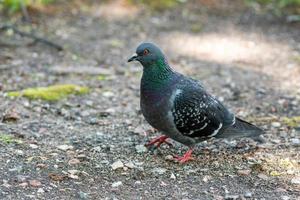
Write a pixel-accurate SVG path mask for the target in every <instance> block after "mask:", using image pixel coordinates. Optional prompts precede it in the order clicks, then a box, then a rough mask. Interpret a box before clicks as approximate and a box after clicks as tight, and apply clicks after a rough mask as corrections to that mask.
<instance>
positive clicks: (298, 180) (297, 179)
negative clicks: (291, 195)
mask: <svg viewBox="0 0 300 200" xmlns="http://www.w3.org/2000/svg"><path fill="white" fill-rule="evenodd" d="M291 183H292V184H295V185H300V176H297V177H294V178H293V179H292V180H291Z"/></svg>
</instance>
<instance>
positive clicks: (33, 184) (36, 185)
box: [29, 180, 42, 187]
mask: <svg viewBox="0 0 300 200" xmlns="http://www.w3.org/2000/svg"><path fill="white" fill-rule="evenodd" d="M29 184H30V185H31V186H32V187H39V186H41V185H42V183H41V181H39V180H30V181H29Z"/></svg>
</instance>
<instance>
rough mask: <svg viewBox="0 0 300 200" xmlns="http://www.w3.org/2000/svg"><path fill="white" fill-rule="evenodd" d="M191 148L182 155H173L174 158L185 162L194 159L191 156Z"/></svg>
mask: <svg viewBox="0 0 300 200" xmlns="http://www.w3.org/2000/svg"><path fill="white" fill-rule="evenodd" d="M192 153H193V149H189V150H188V151H187V152H186V153H185V154H184V155H183V156H182V157H180V156H174V158H175V160H177V161H178V162H180V163H186V162H187V161H190V160H195V159H194V158H193V157H192Z"/></svg>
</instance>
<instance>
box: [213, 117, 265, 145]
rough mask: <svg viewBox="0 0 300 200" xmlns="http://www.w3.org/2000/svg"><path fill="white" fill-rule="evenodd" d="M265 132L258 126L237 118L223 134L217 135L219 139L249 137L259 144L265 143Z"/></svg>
mask: <svg viewBox="0 0 300 200" xmlns="http://www.w3.org/2000/svg"><path fill="white" fill-rule="evenodd" d="M264 133H265V132H264V131H263V130H262V129H260V128H258V127H257V126H255V125H253V124H251V123H249V122H246V121H244V120H242V119H239V118H237V117H236V121H235V123H234V124H233V125H232V126H230V127H228V128H226V129H225V130H224V131H223V132H222V133H221V134H218V135H216V137H218V138H241V137H249V138H252V139H253V140H255V141H257V142H260V143H262V142H264V139H263V138H262V137H261V135H262V134H264Z"/></svg>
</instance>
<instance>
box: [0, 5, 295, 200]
mask: <svg viewBox="0 0 300 200" xmlns="http://www.w3.org/2000/svg"><path fill="white" fill-rule="evenodd" d="M145 41H150V42H154V43H156V44H157V45H158V46H160V47H161V49H162V50H163V51H164V52H165V54H166V55H167V58H168V60H169V62H170V65H171V66H172V67H174V68H175V69H176V70H178V71H179V72H181V73H184V74H187V75H189V76H192V77H193V78H195V79H198V80H200V81H201V82H202V83H203V84H204V85H205V86H206V88H207V89H208V90H209V91H210V92H212V93H213V94H214V95H216V96H217V97H218V98H219V99H220V100H221V101H224V102H225V105H227V106H228V107H229V108H230V109H231V110H232V111H234V112H235V113H236V114H237V115H238V116H239V117H242V118H244V119H246V120H249V121H250V122H252V123H255V124H256V125H258V126H260V127H262V128H264V129H266V130H267V138H269V140H268V141H269V142H270V143H271V144H272V145H270V146H271V147H270V146H269V147H270V149H267V148H266V149H263V150H262V149H260V152H258V153H257V152H255V153H253V154H251V156H250V155H249V154H247V155H248V157H247V155H244V154H238V152H239V151H243V150H242V149H243V147H239V146H238V144H236V143H226V144H223V146H222V145H219V144H218V145H213V144H211V143H209V144H207V146H206V150H207V151H208V152H210V153H207V154H205V153H204V154H203V153H202V152H203V151H198V155H197V153H196V156H197V157H199V160H197V161H195V162H193V163H192V164H191V165H190V168H189V166H188V167H185V168H184V167H182V166H178V165H173V164H172V162H169V161H168V162H166V160H165V159H164V156H160V155H158V156H157V157H156V158H155V159H156V160H155V159H152V155H149V153H146V152H147V151H146V150H144V149H143V148H142V147H143V146H138V145H139V144H143V143H144V142H145V141H146V140H148V139H150V138H151V137H154V135H153V134H152V135H149V136H147V137H145V135H144V133H145V132H147V131H149V130H151V129H150V127H149V126H148V124H147V123H146V122H145V121H144V120H143V117H142V116H141V113H140V108H139V84H140V78H141V74H142V67H141V66H140V64H139V63H134V64H132V63H130V64H128V63H127V59H128V58H129V57H130V56H131V55H132V54H133V53H134V52H135V49H136V47H137V46H138V45H139V44H140V43H141V42H145ZM40 87H43V88H42V89H40ZM37 88H38V89H37ZM67 97H68V98H67ZM299 105H300V0H164V1H158V0H149V1H148V0H140V1H138V0H103V1H100V0H68V1H64V0H0V144H1V145H2V146H1V150H0V151H1V157H0V163H3V166H2V167H1V171H2V172H3V174H2V175H0V179H3V185H5V186H3V187H4V189H3V190H2V191H4V192H2V193H0V198H1V197H3V198H4V199H9V198H8V197H11V198H12V199H18V198H24V195H33V197H34V195H40V196H41V197H47V198H50V199H51V198H54V197H57V196H55V192H59V194H60V195H61V196H60V197H61V198H62V199H64V198H65V199H68V198H69V197H71V198H78V197H80V198H85V197H86V196H90V197H92V198H94V199H95V198H100V197H101V198H104V197H111V198H113V197H121V198H125V199H126V198H129V199H130V197H132V195H134V194H135V195H137V196H138V195H142V196H145V197H146V198H148V199H149V197H153V196H152V194H151V192H150V193H149V192H148V193H146V191H147V190H149V188H150V190H151V191H152V192H154V193H155V195H157V197H161V198H163V197H166V194H171V195H170V197H171V198H179V199H180V198H184V197H189V198H191V199H195V198H197V199H199V198H200V197H199V196H198V195H199V191H206V192H203V193H201V195H202V196H201V198H203V199H222V198H219V197H220V196H221V197H224V195H225V193H226V192H224V191H227V189H226V187H225V189H224V188H223V189H222V188H219V187H217V186H216V185H218V186H220V185H225V186H226V185H227V186H228V188H229V193H233V194H240V193H241V192H242V193H243V192H244V191H246V190H249V191H252V189H255V192H254V191H252V193H251V194H252V197H253V198H257V199H262V198H264V199H278V198H279V197H280V199H296V198H297V197H299V183H300V170H299V169H300V167H299V146H300V141H299V130H300V125H299V124H300V107H299ZM150 132H151V131H150ZM177 145H179V144H177ZM224 145H225V146H226V145H227V148H233V152H234V153H232V152H231V153H232V154H231V155H230V156H229V158H228V157H226V153H224V152H223V151H224V150H226V147H225V148H223V147H224ZM228 146H229V147H228ZM234 148H237V149H238V150H236V149H234ZM181 149H183V151H184V147H181ZM246 149H247V148H246ZM227 150H228V149H227ZM161 151H162V154H163V155H168V154H170V151H171V154H178V151H180V150H178V148H172V149H171V148H167V147H162V150H161ZM137 152H139V153H137ZM141 152H142V153H141ZM211 152H213V153H211ZM221 152H222V153H221ZM214 153H215V154H218V156H215V155H213V154H214ZM211 154H212V156H210V155H211ZM12 155H17V156H12ZM224 155H225V156H224ZM244 156H245V157H244ZM249 157H251V158H249ZM44 158H45V159H44ZM248 158H249V160H250V161H249V160H248ZM117 159H120V160H121V161H122V162H123V163H127V162H131V163H133V165H130V166H131V167H132V166H136V167H132V169H131V168H130V167H127V170H128V169H129V171H125V172H124V173H122V174H121V173H117V172H115V171H112V170H111V167H110V164H111V163H114V162H115V161H116V160H117ZM251 159H252V160H251ZM203 160H205V162H203ZM253 160H254V161H253ZM256 161H257V162H256ZM143 162H145V163H144V164H139V163H143ZM253 162H254V163H255V166H254V164H253ZM20 163H21V164H20ZM170 163H171V164H170ZM216 163H217V164H216ZM233 163H234V164H233ZM252 164H253V165H252ZM208 165H209V166H208ZM38 166H39V167H38ZM137 166H138V167H137ZM236 166H238V167H237V168H235V167H236ZM252 166H254V167H253V168H252ZM157 167H159V169H160V168H164V169H165V171H164V170H163V172H161V171H159V170H158V171H159V173H162V174H164V173H165V174H164V175H161V174H160V175H159V176H156V175H157V174H156V173H157V172H153V173H152V172H151V170H152V169H153V168H154V169H156V168H157ZM210 167H211V168H212V169H214V170H213V172H211V170H209V169H210ZM37 168H38V169H39V170H36V169H37ZM74 168H76V169H77V170H78V171H79V172H78V171H77V172H76V173H75V172H74V171H70V172H69V171H68V170H70V169H71V170H73V169H74ZM141 168H143V169H145V170H144V171H142V170H141ZM191 168H192V169H194V168H199V169H201V170H202V169H207V171H205V174H206V175H207V174H208V175H209V176H210V178H207V177H206V175H205V177H204V178H203V176H204V174H202V171H201V170H198V171H195V172H189V173H190V174H191V173H192V174H193V176H191V175H190V174H189V173H188V172H187V171H189V170H192V169H191ZM245 168H246V169H247V170H248V171H246V172H245V171H244V172H241V173H242V174H245V173H246V174H247V173H248V172H249V170H250V172H249V174H250V173H252V174H251V175H249V174H248V175H249V178H248V176H244V175H242V177H240V175H236V169H245ZM130 170H131V171H130ZM81 171H84V172H86V173H88V174H90V175H91V176H92V177H93V178H91V176H89V175H86V174H84V173H83V172H81ZM150 172H151V173H150ZM169 172H172V173H174V174H175V175H174V176H176V178H177V179H176V180H175V179H174V180H173V179H172V178H171V179H167V180H163V178H164V176H165V178H166V177H167V178H169V177H170V174H169ZM218 173H220V174H227V175H224V176H223V177H222V175H220V174H218ZM153 174H154V175H153ZM155 174H156V175H155ZM261 174H262V175H261ZM19 175H22V176H24V175H26V177H27V178H26V177H25V178H24V177H21V178H20V177H19ZM256 175H260V176H259V177H258V176H256ZM236 176H238V178H237V177H236ZM65 177H67V179H68V180H65ZM103 177H104V178H103ZM220 177H221V179H220ZM297 177H298V178H297ZM78 179H79V180H80V181H82V183H83V184H81V183H80V184H79V183H78V182H79V181H78ZM92 179H93V180H92ZM28 180H31V182H30V181H28ZM32 180H33V182H32ZM202 180H204V181H202ZM57 181H61V182H62V184H61V185H59V186H58V187H54V186H53V185H51V184H52V183H55V184H56V183H57ZM118 181H121V184H122V183H123V186H120V187H121V188H122V187H124V188H125V189H126V190H125V189H124V190H122V191H118V190H117V189H116V188H118V187H119V185H120V183H119V182H118ZM136 181H141V182H142V183H143V182H146V183H147V184H145V185H143V184H136ZM156 181H159V184H157V183H156ZM172 181H174V182H176V181H179V182H180V183H179V182H176V184H173V183H174V182H172ZM214 181H215V182H214ZM268 181H269V182H268ZM113 183H116V184H115V185H114V187H113V186H112V184H113ZM20 184H22V186H19V185H20ZM26 184H27V185H26ZM28 184H29V186H28ZM165 184H167V185H168V184H169V187H164V186H165ZM178 184H179V185H180V187H177V186H176V185H178ZM190 184H193V187H196V186H197V187H199V188H197V187H196V188H197V189H198V191H197V190H193V187H191V185H190ZM116 185H117V186H116ZM137 185H138V186H137ZM6 186H7V187H6ZM135 187H140V188H141V189H140V191H141V193H135V192H136V191H135V189H133V188H135ZM211 187H212V188H213V189H212V191H210V190H208V189H207V188H211ZM15 188H18V191H14V189H15ZM20 188H21V189H20ZM27 188H29V189H27ZM36 188H42V190H40V192H38V191H37V189H36ZM64 188H68V189H64ZM266 188H269V189H268V190H266ZM19 189H20V190H19ZM169 190H170V191H169ZM43 191H51V192H43ZM52 191H55V192H52ZM99 191H100V192H99ZM124 191H127V192H124ZM227 193H228V191H227ZM227 193H226V194H227ZM1 195H2V196H1ZM214 195H219V197H218V196H214ZM248 196H249V195H248ZM281 196H283V197H282V198H281ZM286 196H287V197H286ZM201 198H200V199H201ZM229 199H230V198H229Z"/></svg>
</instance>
